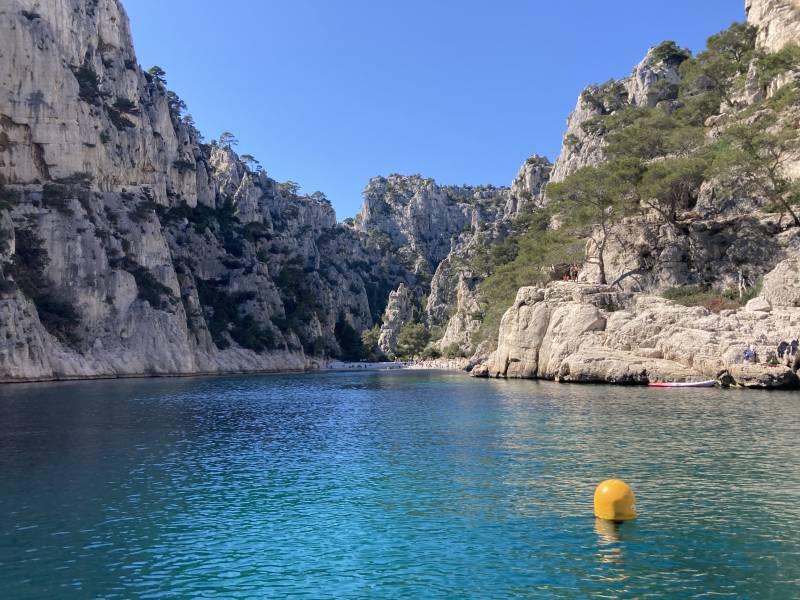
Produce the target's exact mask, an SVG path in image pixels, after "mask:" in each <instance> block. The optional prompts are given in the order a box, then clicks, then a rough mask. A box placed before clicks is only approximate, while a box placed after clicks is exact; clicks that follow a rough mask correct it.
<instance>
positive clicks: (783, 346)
mask: <svg viewBox="0 0 800 600" xmlns="http://www.w3.org/2000/svg"><path fill="white" fill-rule="evenodd" d="M788 349H789V342H787V341H783V342H781V343H780V344H778V358H780V359H781V360H783V355H784V354H786V351H787V350H788Z"/></svg>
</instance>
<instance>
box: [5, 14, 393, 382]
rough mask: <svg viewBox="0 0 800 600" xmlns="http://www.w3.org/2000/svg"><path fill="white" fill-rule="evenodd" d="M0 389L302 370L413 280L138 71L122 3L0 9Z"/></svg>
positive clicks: (320, 201)
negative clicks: (203, 134)
mask: <svg viewBox="0 0 800 600" xmlns="http://www.w3.org/2000/svg"><path fill="white" fill-rule="evenodd" d="M0 33H2V35H0V55H2V56H3V60H2V61H0V193H1V194H2V202H0V229H1V230H2V235H1V236H0V241H2V246H1V247H0V266H2V285H0V315H2V319H0V379H3V380H19V379H48V378H59V377H87V376H114V375H127V374H148V373H152V374H158V373H196V372H224V371H248V370H272V369H288V368H291V369H301V368H306V367H307V366H309V364H310V362H311V361H312V360H313V356H311V357H310V356H309V355H313V354H317V353H320V352H326V353H333V354H335V353H336V352H337V351H338V341H337V339H336V337H335V335H334V326H335V323H336V322H337V321H340V320H345V321H347V322H348V323H349V324H350V325H352V326H353V327H354V328H356V329H357V330H361V329H364V328H367V327H370V326H371V325H372V324H373V322H374V319H376V318H378V317H379V316H380V314H381V312H382V310H383V305H384V303H385V300H386V295H387V294H388V292H389V290H391V289H393V288H394V287H396V286H397V284H398V283H399V282H400V281H401V280H402V279H403V277H404V272H403V271H402V269H398V268H397V267H396V266H395V265H394V263H392V262H391V261H389V259H388V257H387V255H386V254H385V253H382V252H381V251H379V250H378V249H377V248H375V247H374V246H368V244H367V243H366V240H365V238H364V236H363V235H361V234H360V233H358V232H356V231H354V230H353V229H352V228H348V227H345V226H343V225H339V224H337V223H336V215H335V213H334V211H333V209H332V208H331V206H330V204H329V203H328V202H327V201H326V200H324V198H308V197H299V196H297V195H296V194H294V193H293V192H292V191H291V190H287V189H282V188H281V187H279V185H278V184H277V182H275V181H274V180H272V179H270V178H269V177H267V176H266V175H265V174H264V172H263V171H261V170H260V169H258V170H257V169H254V168H253V167H252V166H248V165H246V164H245V163H244V162H243V161H242V160H240V158H239V157H238V156H237V155H236V153H235V152H234V151H233V150H232V149H231V148H230V147H229V146H221V145H219V144H217V145H204V144H202V143H201V142H200V135H199V133H198V132H197V130H196V129H195V128H194V127H193V125H192V124H191V122H190V121H189V120H187V119H186V118H184V117H182V115H181V108H180V102H179V99H178V98H177V97H176V96H174V95H172V94H171V93H168V92H167V90H166V88H165V86H164V84H163V83H162V82H161V81H160V80H159V79H158V78H157V77H153V76H151V75H149V74H146V73H144V72H143V71H142V70H141V68H140V67H139V66H138V64H137V62H136V56H135V53H134V50H133V47H132V45H131V35H130V31H129V27H128V20H127V16H126V14H125V12H124V10H123V8H122V6H121V4H120V3H119V2H117V1H115V0H96V1H95V0H93V1H91V2H85V1H83V0H52V1H48V2H34V1H32V0H9V1H8V2H5V3H3V5H2V6H0Z"/></svg>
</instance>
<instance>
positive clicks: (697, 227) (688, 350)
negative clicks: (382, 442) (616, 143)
mask: <svg viewBox="0 0 800 600" xmlns="http://www.w3.org/2000/svg"><path fill="white" fill-rule="evenodd" d="M797 17H798V12H797V5H796V3H794V2H790V1H789V0H785V1H784V0H779V1H770V0H765V1H759V0H753V1H751V2H748V21H749V23H750V24H752V25H755V26H756V27H757V28H758V29H757V45H758V47H759V48H760V50H761V51H767V52H775V51H777V50H780V49H781V48H784V47H785V46H786V45H788V44H790V43H798V42H800V30H798V29H797V28H796V25H797V23H798V18H797ZM741 31H744V30H741ZM729 39H732V38H729ZM717 51H718V49H717ZM686 56H687V55H686V53H684V51H682V50H680V49H679V48H677V47H675V46H674V45H671V46H670V45H668V44H661V45H660V46H658V47H656V48H654V49H651V50H650V52H649V53H648V56H647V57H646V58H645V60H644V61H642V63H640V64H639V65H638V66H637V67H636V69H635V70H634V72H633V74H632V75H631V77H629V78H626V79H625V80H623V81H620V82H614V81H612V82H609V83H606V84H604V85H603V86H597V87H590V88H588V89H587V90H586V91H585V92H584V93H583V94H582V95H581V98H580V99H579V102H578V106H577V109H576V111H575V112H574V113H573V114H572V115H571V117H570V120H569V123H568V131H567V135H566V136H565V140H564V146H563V148H562V152H561V155H560V156H559V159H558V160H557V161H556V164H555V166H554V169H553V176H552V178H551V181H556V182H557V181H563V180H565V179H566V178H567V177H569V176H570V175H572V174H573V173H575V172H576V171H578V170H579V169H581V168H583V167H587V166H597V165H602V164H603V163H604V162H605V160H606V157H605V156H604V147H605V146H606V143H607V140H606V138H605V130H604V129H603V128H602V127H596V126H595V125H596V123H597V118H598V117H603V116H605V115H613V114H614V113H615V112H616V111H624V110H626V108H627V107H630V106H659V105H660V106H661V108H663V109H664V112H663V114H667V115H668V114H670V113H671V111H673V110H676V109H678V108H680V107H681V105H682V103H683V102H684V101H687V97H686V96H681V97H680V98H678V97H677V95H676V92H677V90H675V89H674V88H675V86H677V85H679V84H681V83H682V82H681V79H680V73H679V70H678V66H679V65H680V64H681V63H682V62H683V61H684V60H686ZM759 60H760V59H758V54H756V55H755V57H754V58H753V60H751V61H750V62H749V64H748V63H743V64H740V65H739V68H738V69H737V70H735V71H734V70H731V71H730V73H731V74H730V75H729V77H736V78H738V79H737V83H736V84H735V85H732V86H731V87H732V89H733V94H731V95H730V97H726V96H725V95H724V94H721V96H720V97H719V98H718V99H717V104H718V105H719V114H716V115H713V116H711V117H708V118H707V119H706V120H705V121H704V124H705V127H704V128H703V133H704V134H705V139H706V140H707V141H712V142H713V141H714V140H717V139H719V138H720V136H724V134H725V131H726V130H727V129H729V128H736V127H738V128H741V129H742V131H748V130H752V129H753V128H754V127H757V128H760V129H761V130H763V129H765V128H766V129H767V130H768V133H767V137H766V138H765V141H764V142H760V144H763V145H764V146H763V147H762V148H760V149H759V152H763V151H764V148H766V147H767V146H768V145H769V144H770V143H772V144H775V146H774V147H775V148H777V147H780V148H782V149H781V150H774V152H775V153H776V154H775V156H779V159H777V163H775V164H777V165H778V166H777V167H776V168H777V172H778V173H779V174H778V176H777V177H776V178H773V179H772V180H770V181H771V182H772V183H769V184H767V185H765V186H761V187H758V186H756V187H753V186H750V185H748V182H749V181H750V180H748V177H750V178H756V177H758V176H759V175H758V172H757V171H755V170H753V165H757V164H760V163H758V160H760V159H759V158H758V157H759V156H761V157H763V156H764V154H763V153H761V154H754V155H751V156H754V157H755V158H752V159H751V160H754V161H755V162H752V163H750V165H749V166H746V165H745V164H744V163H737V168H738V169H740V171H738V173H737V174H736V175H735V176H731V171H728V175H727V178H725V179H718V178H717V177H716V175H714V174H715V173H719V172H720V171H715V170H714V169H710V170H706V171H704V172H703V173H704V175H705V177H704V178H702V179H700V180H698V179H696V178H695V179H694V181H693V183H692V184H691V185H688V186H687V188H685V191H686V193H685V194H684V195H683V196H682V198H681V200H680V202H679V203H677V204H675V205H673V207H674V208H675V209H677V210H676V213H675V215H676V216H675V217H674V218H672V219H665V218H663V216H664V215H663V214H661V215H659V214H657V211H655V210H648V209H647V208H646V207H651V206H654V205H653V204H652V202H651V200H650V198H648V197H642V198H640V199H639V201H640V208H642V207H645V210H638V211H634V214H633V215H631V216H628V217H624V218H621V219H618V220H610V221H609V222H607V223H606V227H605V229H603V230H601V229H600V227H599V226H595V227H594V228H593V230H592V231H591V232H590V235H589V239H588V242H587V246H586V261H585V263H584V264H583V268H582V270H581V273H580V280H581V281H582V282H583V283H577V282H576V283H573V282H555V283H551V284H549V285H548V286H544V287H524V288H522V289H520V290H519V293H518V294H517V298H516V300H515V302H514V303H513V304H512V306H511V307H510V308H509V309H508V310H507V311H506V313H505V315H504V316H503V319H502V324H501V327H500V333H499V337H498V342H497V350H496V351H495V352H493V353H492V354H491V355H490V357H489V359H488V361H487V362H486V363H485V364H484V365H480V366H479V367H478V368H476V370H475V374H476V375H479V376H492V377H538V378H547V379H555V380H559V381H587V382H589V381H605V382H618V383H647V382H652V381H656V380H668V381H692V380H701V379H715V380H717V381H719V382H720V383H722V384H724V385H730V384H737V385H742V386H746V387H790V386H796V385H798V376H797V369H798V367H799V366H800V359H799V358H798V357H797V356H794V355H792V356H788V355H787V356H786V357H784V359H782V360H779V361H778V363H777V364H767V360H766V359H767V357H768V356H769V355H770V354H771V353H773V352H775V350H776V348H777V346H778V344H779V343H780V342H781V341H788V340H789V339H791V338H797V337H798V335H800V331H799V329H800V312H798V308H797V306H798V298H797V290H796V288H797V281H798V271H799V270H798V265H797V260H796V255H797V250H798V248H800V233H798V228H797V227H796V226H794V224H793V223H791V222H789V221H790V220H789V218H788V216H787V209H786V208H785V205H781V204H780V202H781V197H778V196H775V194H774V191H775V189H784V188H783V187H780V186H785V189H787V190H788V189H789V188H790V187H791V185H792V184H791V179H792V178H796V177H797V174H798V172H800V171H798V159H797V153H796V150H793V148H796V146H793V145H792V144H793V143H795V142H793V141H792V136H791V132H792V131H796V123H797V120H798V111H797V107H796V101H794V100H787V101H784V102H781V101H779V100H777V101H776V100H775V99H778V98H780V97H781V94H783V97H784V98H794V96H793V95H792V90H791V89H790V87H791V85H794V83H793V82H794V81H795V80H796V76H797V73H796V65H795V66H794V67H787V69H788V70H786V69H784V70H783V71H781V72H777V71H776V72H772V73H770V72H769V71H763V70H761V71H760V69H763V63H759V62H758V61H759ZM767 62H768V61H767ZM708 72H709V73H711V74H713V68H712V69H711V70H710V71H708ZM704 77H705V79H703V77H701V78H700V79H699V80H697V79H696V80H695V82H698V81H699V87H698V83H694V84H692V85H695V88H694V89H695V90H698V91H699V93H703V91H702V90H703V89H704V86H707V85H708V82H709V81H710V80H709V78H708V76H704ZM739 84H742V85H739ZM790 84H791V85H790ZM705 89H708V88H705ZM787 90H789V91H788V92H787ZM690 94H691V92H690ZM770 98H772V99H773V100H771V101H770ZM628 114H634V113H632V112H631V111H628ZM759 119H764V121H763V122H765V123H767V125H766V126H762V125H758V126H756V125H755V124H756V123H757V122H758V120H759ZM701 123H703V121H701ZM623 127H624V125H623ZM698 127H699V126H698ZM778 132H782V133H778ZM770 135H782V136H784V138H782V139H783V140H784V141H783V142H775V139H776V138H770V137H769V136H770ZM770 140H772V141H770ZM781 144H782V145H781ZM704 147H705V148H708V147H710V144H708V143H706V144H705V146H704ZM740 156H741V155H740ZM676 158H677V159H680V158H681V155H680V154H679V153H674V154H672V155H669V156H657V157H656V158H653V159H650V163H648V162H645V163H644V166H645V167H647V168H649V167H650V165H651V164H652V163H655V162H657V161H659V160H670V159H671V160H675V159H676ZM673 164H677V163H673ZM769 164H770V165H772V163H769ZM759 168H760V167H759ZM767 168H769V167H767ZM748 169H749V170H748ZM761 172H762V173H763V172H764V171H761ZM709 173H711V174H712V176H709V175H708V174H709ZM695 177H696V176H695ZM678 180H680V181H682V182H684V183H686V182H687V180H686V179H680V178H676V180H675V181H678ZM776 182H777V183H776ZM672 189H673V191H674V190H675V189H677V188H672ZM770 194H772V196H771V197H772V198H773V200H772V202H773V204H772V205H770V203H769V200H768V197H769V196H770ZM676 197H677V196H674V197H673V198H676ZM775 202H777V204H775ZM776 207H777V208H776ZM609 210H611V209H609ZM601 243H603V254H602V255H600V254H599V250H598V248H599V247H600V244H601ZM601 261H602V263H603V266H604V275H605V278H606V280H607V281H608V283H609V284H612V285H599V284H598V283H597V282H598V281H600V280H601V274H600V271H599V265H600V263H601ZM758 282H762V283H761V284H760V285H761V291H760V294H759V295H758V296H757V297H755V298H753V299H751V300H750V301H748V302H747V303H746V305H745V306H743V307H739V308H730V309H723V310H719V307H717V308H716V309H715V311H716V312H712V311H710V310H708V309H706V308H703V307H700V306H695V307H690V306H683V305H679V304H675V303H673V302H671V301H670V300H667V299H665V298H663V297H660V296H656V295H655V294H656V293H659V292H661V291H663V290H665V289H666V288H673V289H674V290H682V289H686V290H692V289H695V290H696V289H711V286H714V287H715V288H716V289H718V290H727V291H728V292H734V294H735V290H737V289H738V290H739V293H740V294H741V293H742V290H745V289H747V288H750V289H752V290H758V289H759V287H758V286H759V284H758ZM692 285H695V286H699V288H697V287H695V288H692ZM682 286H683V287H682ZM703 286H707V287H706V288H703ZM728 297H732V296H731V295H730V294H729V296H728ZM722 298H723V296H721V295H720V296H719V297H718V299H722ZM732 304H733V306H736V303H732ZM748 347H750V348H752V349H754V350H755V352H756V354H757V356H758V357H759V360H758V362H757V364H754V363H751V362H749V361H745V360H744V356H743V355H744V351H745V350H746V349H747V348H748Z"/></svg>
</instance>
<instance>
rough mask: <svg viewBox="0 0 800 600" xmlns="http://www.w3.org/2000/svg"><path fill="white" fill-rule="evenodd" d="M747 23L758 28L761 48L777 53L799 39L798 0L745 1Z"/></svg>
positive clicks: (799, 14) (799, 17)
mask: <svg viewBox="0 0 800 600" xmlns="http://www.w3.org/2000/svg"><path fill="white" fill-rule="evenodd" d="M745 10H746V11H747V22H748V23H751V24H752V25H755V26H756V27H758V44H759V46H760V47H761V48H763V49H765V50H767V51H770V52H777V51H778V50H780V49H781V48H783V47H784V46H785V45H786V44H788V43H797V40H798V39H800V2H799V1H798V0H747V2H746V6H745Z"/></svg>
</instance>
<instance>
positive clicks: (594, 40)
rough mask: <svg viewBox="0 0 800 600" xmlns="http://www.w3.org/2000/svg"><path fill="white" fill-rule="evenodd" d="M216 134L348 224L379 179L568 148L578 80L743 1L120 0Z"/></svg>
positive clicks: (482, 177)
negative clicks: (320, 196)
mask: <svg viewBox="0 0 800 600" xmlns="http://www.w3.org/2000/svg"><path fill="white" fill-rule="evenodd" d="M123 3H124V5H125V7H126V9H127V10H128V13H129V15H130V19H131V25H132V28H133V34H134V42H135V45H136V50H137V55H138V58H139V62H140V63H141V64H142V66H144V67H145V68H149V67H150V66H152V65H154V64H158V65H160V66H161V67H162V68H163V69H164V70H165V71H166V72H167V81H168V83H169V87H170V88H171V89H173V90H175V91H176V92H177V93H178V94H179V95H180V96H181V97H182V98H183V99H184V100H185V101H186V103H187V104H188V106H189V112H190V113H191V114H192V116H193V117H194V118H195V121H196V122H197V124H198V126H199V128H200V130H201V131H202V132H203V134H204V135H205V136H206V139H211V138H214V137H217V136H218V135H219V134H220V133H221V132H222V131H225V130H228V131H232V132H233V133H234V134H236V136H237V137H238V138H239V140H240V145H239V147H238V150H239V152H240V153H250V154H253V155H254V156H256V158H258V159H259V160H260V161H261V162H262V164H263V165H264V168H265V169H266V170H267V172H268V173H269V174H270V175H271V176H272V177H274V178H276V179H278V180H286V179H292V180H295V181H297V182H298V183H300V185H301V187H302V190H303V191H304V192H308V193H310V192H313V191H315V190H321V191H323V192H325V193H326V194H327V195H328V197H329V198H330V199H331V201H332V202H333V205H334V206H335V208H336V210H337V215H338V217H339V218H340V219H342V218H344V217H347V216H352V215H354V214H355V213H356V212H357V211H358V208H359V206H360V203H361V190H362V189H363V188H364V185H365V184H366V183H367V180H368V179H369V178H370V177H372V176H374V175H387V174H389V173H395V172H397V173H404V174H412V173H421V174H423V175H425V176H428V177H433V178H435V179H436V180H437V181H439V182H442V183H453V184H459V183H470V184H479V183H492V184H495V185H509V184H510V183H511V181H512V179H513V178H514V176H515V175H516V172H517V169H518V168H519V166H520V165H521V164H522V162H523V161H524V160H525V158H527V157H528V156H529V155H530V154H532V153H539V154H545V155H547V156H548V157H549V158H550V159H551V160H553V159H555V157H556V155H557V154H558V150H559V146H560V143H561V137H562V135H563V131H564V123H565V119H566V118H567V115H568V114H569V112H570V111H571V110H572V108H573V106H574V104H575V100H576V98H577V95H578V93H579V92H580V90H581V89H582V88H583V87H584V86H586V85H587V84H589V83H599V82H602V81H605V80H607V79H609V78H611V77H622V76H625V75H626V74H628V73H629V72H630V70H631V68H632V67H633V66H634V65H635V64H636V63H637V62H638V61H639V60H640V59H641V58H642V56H643V55H644V53H645V52H646V51H647V49H648V47H650V46H653V45H655V44H657V43H659V42H661V41H662V40H665V39H674V40H675V41H677V42H678V43H679V44H681V45H682V46H686V47H689V48H690V49H692V50H693V51H697V50H699V49H701V48H702V47H703V44H704V42H705V39H706V38H707V37H708V36H709V35H711V34H712V33H715V32H717V31H719V30H721V29H724V28H725V27H727V26H728V25H729V24H730V23H731V22H732V21H736V20H739V21H741V20H743V19H744V0H670V1H669V2H649V1H642V0H617V1H605V2H603V1H600V0H569V1H566V0H565V1H550V0H528V1H523V0H494V1H490V0H398V1H394V2H389V1H388V0H386V1H381V0H268V1H266V0H265V1H259V0H225V2H219V1H218V0H123Z"/></svg>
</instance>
